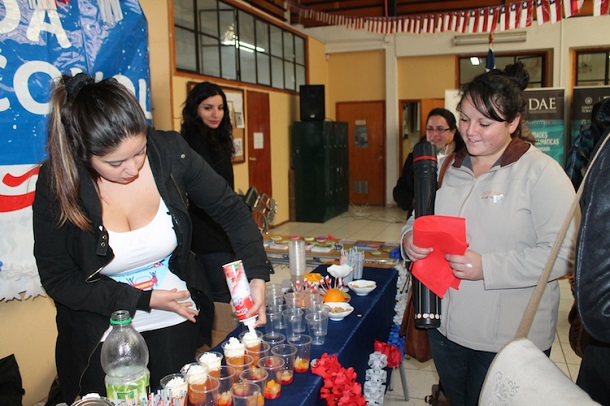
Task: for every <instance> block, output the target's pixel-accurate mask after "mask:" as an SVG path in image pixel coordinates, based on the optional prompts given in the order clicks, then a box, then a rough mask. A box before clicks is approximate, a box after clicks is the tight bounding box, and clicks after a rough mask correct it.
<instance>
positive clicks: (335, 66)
mask: <svg viewBox="0 0 610 406" xmlns="http://www.w3.org/2000/svg"><path fill="white" fill-rule="evenodd" d="M328 58H329V64H328V67H329V73H328V85H327V88H328V89H329V91H328V92H329V93H330V94H329V96H328V100H329V102H330V106H329V107H330V110H329V107H327V108H326V110H327V111H328V112H329V113H330V116H331V117H333V118H334V117H335V115H336V111H335V110H336V108H335V105H336V103H337V102H343V101H371V100H385V53H384V51H383V50H375V51H363V52H351V53H337V54H332V55H329V57H328Z"/></svg>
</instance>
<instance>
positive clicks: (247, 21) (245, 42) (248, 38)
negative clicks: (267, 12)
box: [237, 11, 256, 50]
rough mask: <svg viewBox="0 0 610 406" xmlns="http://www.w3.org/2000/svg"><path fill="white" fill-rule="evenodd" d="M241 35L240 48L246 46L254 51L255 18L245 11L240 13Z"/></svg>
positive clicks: (239, 31) (239, 32)
mask: <svg viewBox="0 0 610 406" xmlns="http://www.w3.org/2000/svg"><path fill="white" fill-rule="evenodd" d="M237 32H238V34H239V42H240V46H245V47H248V48H250V49H252V50H253V49H254V46H255V44H254V43H255V42H256V41H255V40H254V17H252V16H251V15H249V14H246V13H244V12H243V11H240V12H239V30H238V31H237Z"/></svg>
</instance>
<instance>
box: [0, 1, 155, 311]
mask: <svg viewBox="0 0 610 406" xmlns="http://www.w3.org/2000/svg"><path fill="white" fill-rule="evenodd" d="M0 44H1V45H0V230H2V231H1V232H0V263H1V264H2V265H1V271H0V300H2V299H3V298H4V299H7V300H8V299H12V298H21V297H22V296H20V294H23V293H24V292H25V297H28V296H36V295H38V294H43V293H44V292H42V290H41V288H40V281H39V279H38V272H37V269H36V265H35V261H34V257H33V255H32V248H33V247H32V246H33V236H32V225H31V209H30V206H31V204H32V201H33V199H34V193H35V190H34V189H35V184H36V179H37V175H38V168H39V165H40V162H41V161H42V160H44V159H45V158H46V140H47V136H46V134H47V130H46V127H47V115H48V113H49V104H48V101H49V96H50V92H51V89H52V84H53V80H55V79H56V78H58V77H59V76H60V75H62V74H76V73H78V72H87V73H89V74H90V75H92V76H94V77H95V78H96V80H101V79H105V78H108V77H115V78H116V79H117V80H118V81H119V82H121V83H122V84H124V85H125V86H126V87H127V88H129V89H130V90H131V91H132V92H133V93H134V95H135V96H136V98H137V99H138V101H139V103H140V106H141V107H142V109H143V111H144V112H145V114H146V117H147V118H148V119H149V121H150V120H151V119H152V116H151V113H150V112H151V111H152V106H151V99H150V69H149V53H148V28H147V22H146V18H145V17H144V14H143V12H142V9H141V7H140V4H139V2H138V1H137V0H120V1H119V0H57V1H55V0H4V1H0Z"/></svg>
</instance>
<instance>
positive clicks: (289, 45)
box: [284, 31, 294, 61]
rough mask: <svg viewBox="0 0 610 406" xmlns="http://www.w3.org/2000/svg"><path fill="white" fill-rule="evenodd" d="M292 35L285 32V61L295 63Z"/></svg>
mask: <svg viewBox="0 0 610 406" xmlns="http://www.w3.org/2000/svg"><path fill="white" fill-rule="evenodd" d="M292 37H293V35H292V33H291V32H289V31H284V59H286V60H287V61H294V43H293V41H292Z"/></svg>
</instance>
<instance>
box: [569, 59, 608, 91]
mask: <svg viewBox="0 0 610 406" xmlns="http://www.w3.org/2000/svg"><path fill="white" fill-rule="evenodd" d="M576 66H577V69H578V71H577V79H578V82H582V81H589V82H600V81H601V82H602V84H603V82H604V78H605V73H606V53H605V52H604V53H583V54H579V55H578V58H577V65H576Z"/></svg>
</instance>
